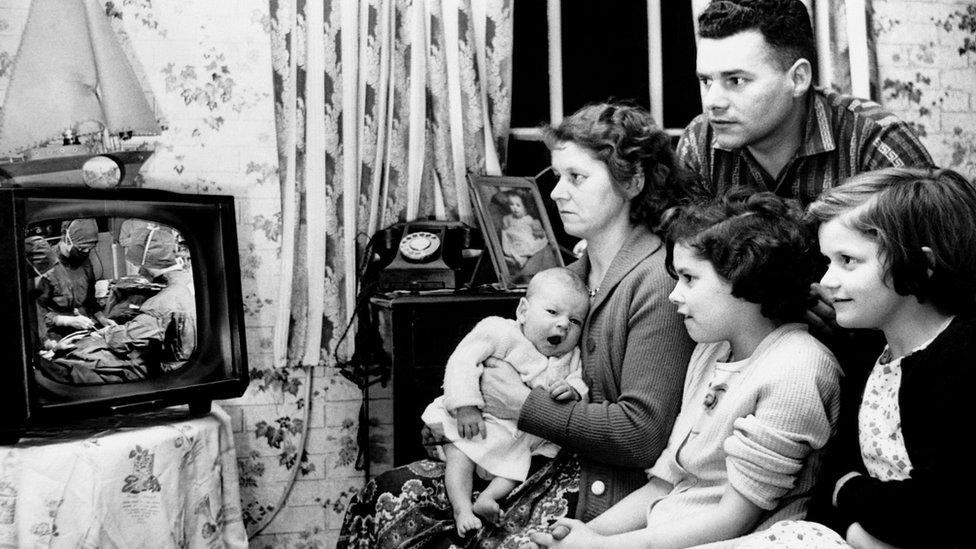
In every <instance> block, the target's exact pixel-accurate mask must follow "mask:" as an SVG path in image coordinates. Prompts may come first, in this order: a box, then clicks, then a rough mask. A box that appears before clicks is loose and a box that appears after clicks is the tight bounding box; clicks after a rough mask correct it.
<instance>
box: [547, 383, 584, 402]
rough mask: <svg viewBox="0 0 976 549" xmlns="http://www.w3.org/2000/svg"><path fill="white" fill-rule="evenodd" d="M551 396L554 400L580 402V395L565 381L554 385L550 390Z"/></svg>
mask: <svg viewBox="0 0 976 549" xmlns="http://www.w3.org/2000/svg"><path fill="white" fill-rule="evenodd" d="M549 396H551V397H552V399H553V400H579V399H580V395H579V393H577V392H576V389H573V387H572V386H571V385H570V384H569V383H567V382H566V380H565V379H560V380H558V381H556V382H555V383H553V384H552V387H550V388H549Z"/></svg>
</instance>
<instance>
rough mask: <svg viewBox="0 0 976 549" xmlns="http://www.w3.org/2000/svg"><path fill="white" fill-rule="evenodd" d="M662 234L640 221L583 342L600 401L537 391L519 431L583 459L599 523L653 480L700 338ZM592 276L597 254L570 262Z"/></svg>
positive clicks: (588, 508)
mask: <svg viewBox="0 0 976 549" xmlns="http://www.w3.org/2000/svg"><path fill="white" fill-rule="evenodd" d="M664 255H665V252H664V246H663V244H662V242H661V239H660V238H658V237H657V236H656V235H654V234H653V233H651V232H650V231H649V230H648V229H646V228H644V227H643V226H638V227H635V228H634V230H633V232H632V233H631V235H630V237H629V238H628V239H627V241H626V242H625V243H624V245H623V247H622V248H621V249H620V251H619V252H618V253H617V255H616V256H615V257H614V259H613V261H612V263H611V264H610V267H609V269H608V270H607V273H606V275H605V276H604V277H603V281H602V282H601V284H600V288H599V290H598V291H597V293H596V296H595V297H594V298H593V301H592V303H591V306H590V312H589V314H588V315H587V319H586V322H585V325H584V328H583V334H582V337H581V338H580V347H581V351H582V360H583V381H585V382H586V384H587V385H588V386H589V387H590V401H589V402H588V403H584V402H579V401H569V402H566V401H563V402H559V401H555V400H553V399H552V398H550V397H549V394H548V393H547V392H546V391H544V390H542V389H533V390H532V392H531V393H530V394H529V397H528V399H527V400H526V401H525V404H524V405H523V407H522V411H521V414H520V416H519V422H518V427H519V429H521V430H523V431H526V432H528V433H532V434H534V435H538V436H540V437H542V438H545V439H548V440H551V441H553V442H555V443H556V444H559V445H561V446H563V448H564V449H567V450H569V451H572V452H575V453H576V454H577V455H578V456H579V458H580V465H581V476H580V495H579V498H580V499H579V504H578V507H577V510H576V516H577V517H578V518H581V519H583V520H588V519H591V518H593V517H595V516H597V515H599V514H600V513H602V512H603V511H605V510H606V509H607V508H609V507H610V506H612V505H613V504H614V503H616V502H618V501H620V500H621V499H622V498H623V497H624V496H626V495H627V494H629V493H630V492H632V491H634V490H636V489H637V488H639V487H641V486H643V485H644V484H645V483H646V482H647V476H646V474H645V472H644V470H645V469H647V468H649V467H650V466H652V465H654V462H655V461H656V460H657V458H658V456H659V455H660V454H661V452H662V451H663V450H664V447H665V446H666V445H667V442H668V436H669V435H670V433H671V426H672V425H673V423H674V419H675V417H676V416H677V414H678V409H679V407H680V405H681V386H682V383H683V382H684V378H685V370H686V368H687V366H688V359H689V358H690V357H691V351H692V349H693V347H694V343H693V342H692V341H691V339H690V338H689V337H688V334H687V332H686V331H685V328H684V324H683V323H682V320H681V317H680V316H679V315H678V313H677V308H676V306H675V305H673V304H672V303H670V302H669V301H668V294H669V293H670V292H671V289H672V288H673V287H674V281H673V280H672V279H671V278H670V277H669V276H668V274H667V272H666V271H665V268H664ZM570 268H571V269H573V270H575V271H576V272H577V273H579V274H580V275H581V276H583V279H584V280H586V276H587V273H588V272H589V260H588V257H587V256H585V255H584V256H583V258H581V259H580V260H579V261H577V262H575V263H573V264H572V265H571V266H570Z"/></svg>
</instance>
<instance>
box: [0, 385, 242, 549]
mask: <svg viewBox="0 0 976 549" xmlns="http://www.w3.org/2000/svg"><path fill="white" fill-rule="evenodd" d="M178 410H179V409H171V410H163V411H160V412H156V413H153V414H141V415H137V416H131V417H128V418H124V419H111V420H104V419H103V420H100V421H101V423H100V424H99V423H98V422H95V423H89V424H88V426H87V427H84V428H77V427H76V428H73V429H71V430H61V429H58V430H53V429H49V430H48V431H49V432H40V433H36V434H37V435H39V436H34V435H35V433H32V434H29V438H24V439H22V440H21V441H20V442H19V443H18V444H17V445H15V446H0V548H8V547H29V548H47V547H71V548H95V547H97V548H115V547H118V548H126V549H128V548H137V547H147V548H148V547H151V548H154V549H155V548H168V547H180V548H183V547H188V548H198V547H199V548H203V547H206V548H216V547H247V535H246V533H245V530H244V523H243V521H242V519H241V499H240V491H239V488H238V484H237V482H238V476H237V460H236V456H235V453H234V439H233V436H232V429H231V424H230V417H229V416H228V415H227V413H225V412H224V411H223V410H221V409H220V408H218V407H217V406H216V405H215V406H214V408H213V411H212V412H211V413H210V414H209V415H206V416H203V417H198V418H189V417H187V415H186V412H184V411H178Z"/></svg>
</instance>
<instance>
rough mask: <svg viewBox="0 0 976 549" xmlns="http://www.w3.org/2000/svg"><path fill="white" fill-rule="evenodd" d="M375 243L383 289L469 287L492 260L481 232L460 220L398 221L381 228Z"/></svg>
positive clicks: (379, 281) (375, 254)
mask: <svg viewBox="0 0 976 549" xmlns="http://www.w3.org/2000/svg"><path fill="white" fill-rule="evenodd" d="M372 246H373V260H374V261H375V262H378V263H379V267H380V269H379V273H378V280H377V283H378V289H379V290H380V291H391V290H418V291H419V290H445V289H448V290H449V289H458V288H461V287H463V286H470V285H472V284H474V283H476V282H477V281H476V278H478V277H479V276H480V274H484V272H483V271H484V269H479V267H480V266H482V264H484V262H485V261H488V259H487V257H485V255H486V254H485V253H484V244H483V241H482V238H481V232H480V231H479V230H478V229H476V228H474V227H470V226H468V225H466V224H464V223H461V222H458V221H438V220H433V219H430V220H417V221H408V222H405V223H396V224H394V225H391V226H389V227H387V228H385V229H382V230H380V231H379V232H377V233H376V235H374V237H373V245H372ZM488 265H489V267H490V262H489V263H488ZM488 270H489V271H490V269H488ZM479 273H480V274H479ZM482 282H485V281H482Z"/></svg>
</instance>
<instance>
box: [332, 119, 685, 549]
mask: <svg viewBox="0 0 976 549" xmlns="http://www.w3.org/2000/svg"><path fill="white" fill-rule="evenodd" d="M546 143H547V145H548V146H549V148H550V150H551V151H552V168H553V170H554V172H555V174H556V175H557V176H558V178H559V181H558V183H557V184H556V186H555V188H554V189H553V191H552V193H551V195H550V197H551V198H552V200H553V201H555V203H556V206H557V209H558V211H559V216H560V218H561V219H562V222H563V226H564V227H565V229H566V232H567V233H569V234H570V235H573V236H576V237H579V238H582V239H585V240H586V241H587V243H588V246H587V248H586V251H585V252H584V254H583V256H582V257H581V258H580V260H579V261H577V262H575V263H573V264H572V265H570V267H569V268H570V269H572V270H574V271H575V272H577V273H578V274H579V275H580V276H581V277H582V279H583V280H584V281H586V283H587V285H588V289H589V294H590V300H591V302H590V312H589V314H588V315H587V318H586V320H585V322H584V325H583V332H582V336H581V338H580V348H581V355H582V363H583V364H582V370H583V379H584V380H585V382H586V383H587V385H588V386H589V388H590V400H589V402H581V401H557V400H554V399H552V398H550V396H549V394H548V393H547V392H546V391H544V390H542V389H529V388H528V387H526V385H525V384H524V383H523V382H522V380H521V378H520V377H519V375H518V372H516V371H515V370H514V369H513V368H512V366H511V365H508V364H506V363H499V362H497V361H493V360H492V359H489V360H488V361H486V362H485V366H486V368H485V369H484V373H483V374H482V394H484V395H485V396H486V399H485V400H486V409H485V411H486V412H488V413H490V414H492V415H494V416H495V417H499V418H503V419H511V420H514V421H516V422H517V425H518V428H519V430H521V431H524V432H527V433H531V434H533V435H537V436H539V437H542V438H544V439H547V440H551V441H553V442H555V443H556V444H558V445H560V446H561V447H562V448H563V451H562V452H561V453H560V454H559V455H558V456H557V457H556V458H555V459H552V460H551V461H547V462H544V463H543V464H541V466H539V467H537V468H536V469H535V470H534V473H533V472H530V476H529V478H528V479H527V480H526V481H525V482H524V483H522V484H521V485H520V486H519V487H517V488H515V490H514V491H513V492H512V493H511V494H510V495H509V497H508V498H507V499H506V500H504V501H502V502H500V503H501V504H502V505H501V507H502V512H501V515H500V517H499V518H498V520H497V521H495V522H490V521H488V520H485V521H483V523H486V525H485V527H484V528H482V529H481V530H479V531H477V532H474V533H473V534H472V535H470V536H469V537H467V538H463V539H462V538H459V537H458V535H457V532H456V529H455V527H454V520H453V513H452V511H451V507H450V503H449V501H448V499H447V497H446V494H445V489H444V478H443V477H444V466H443V464H441V463H439V462H432V461H421V462H417V463H413V464H410V465H406V466H404V467H399V468H397V469H394V470H392V471H390V472H388V473H385V474H383V475H381V476H379V477H377V478H376V479H374V480H373V481H372V482H370V483H369V484H367V486H366V487H365V488H364V490H363V492H362V493H361V494H359V495H358V496H357V497H356V498H355V499H354V500H353V501H352V503H351V504H350V506H349V510H348V511H347V514H346V517H345V521H344V523H343V526H342V532H341V534H340V538H339V546H340V547H449V546H451V544H454V545H456V546H459V547H489V546H490V547H519V546H520V545H522V544H523V543H525V542H527V541H528V536H529V534H530V533H532V532H537V531H545V530H547V529H548V527H549V525H550V523H551V522H552V521H553V520H555V519H557V518H560V517H578V518H581V519H590V518H593V517H595V516H597V515H598V514H600V513H601V512H603V511H605V510H606V509H608V508H610V507H611V506H612V505H613V504H614V503H616V502H618V501H620V500H621V499H622V498H624V497H625V496H626V495H627V494H629V493H630V492H632V491H633V490H635V489H637V488H639V487H640V486H641V485H643V484H644V483H646V476H645V473H644V469H646V468H648V467H650V466H651V465H653V464H654V462H655V461H656V460H657V459H658V457H659V455H660V454H661V451H662V450H664V447H665V445H666V443H667V439H668V434H669V433H670V432H671V426H672V423H673V422H674V418H675V416H676V415H677V412H678V407H679V404H680V400H681V380H682V379H683V378H684V372H685V368H686V367H687V364H688V358H689V356H690V355H691V349H692V343H691V341H690V340H689V339H688V336H687V333H686V332H685V330H684V329H683V328H682V326H681V318H680V317H679V316H678V315H677V314H676V308H675V306H674V305H673V304H672V303H669V302H668V298H667V296H668V292H669V291H670V289H671V280H670V277H669V276H668V274H667V271H666V270H665V268H664V256H665V250H664V244H663V242H662V240H661V238H660V237H659V236H658V235H657V234H655V231H654V229H655V227H657V225H658V224H659V222H660V218H661V214H662V213H663V212H664V211H665V210H666V209H667V208H669V207H671V206H674V205H677V204H679V203H681V202H682V201H684V200H685V199H686V198H687V197H688V195H689V192H690V191H691V190H692V189H694V188H696V186H695V180H694V179H693V178H692V177H691V176H690V175H688V174H687V173H686V172H685V171H683V170H682V169H681V168H680V167H679V166H678V165H677V163H676V162H675V157H674V153H673V152H672V150H671V144H670V140H669V139H668V136H667V135H666V134H665V133H664V132H663V131H662V130H661V129H659V128H658V127H657V126H656V125H655V124H654V122H653V121H652V119H651V117H650V115H649V114H648V113H647V112H646V111H644V110H643V109H641V108H638V107H634V106H630V105H623V104H608V103H604V104H598V105H591V106H587V107H584V108H583V109H581V110H580V111H578V112H576V113H575V114H573V115H571V116H569V117H567V118H566V119H565V120H563V121H562V122H561V123H560V124H559V125H558V126H556V127H553V128H547V130H546ZM492 396H496V397H497V396H501V397H503V398H504V401H503V400H499V398H492Z"/></svg>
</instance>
